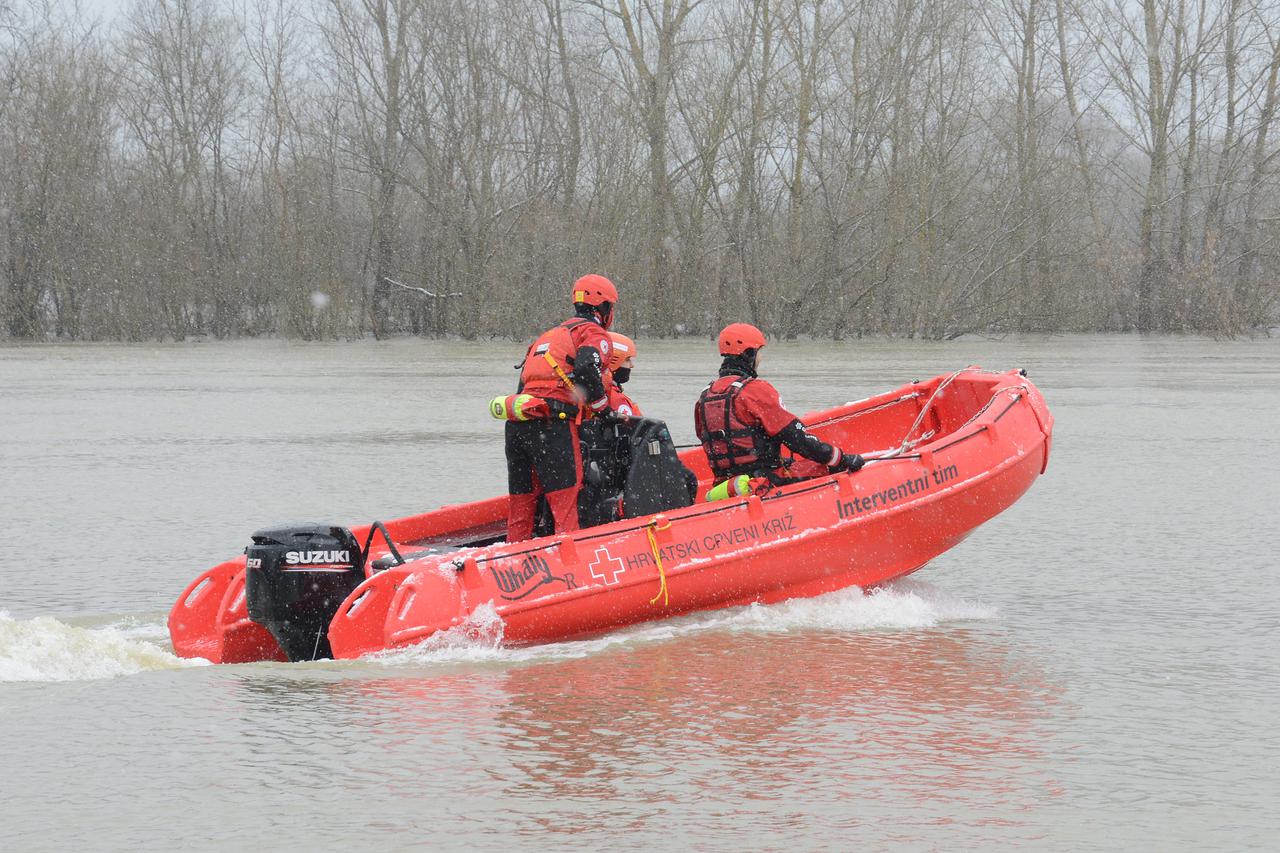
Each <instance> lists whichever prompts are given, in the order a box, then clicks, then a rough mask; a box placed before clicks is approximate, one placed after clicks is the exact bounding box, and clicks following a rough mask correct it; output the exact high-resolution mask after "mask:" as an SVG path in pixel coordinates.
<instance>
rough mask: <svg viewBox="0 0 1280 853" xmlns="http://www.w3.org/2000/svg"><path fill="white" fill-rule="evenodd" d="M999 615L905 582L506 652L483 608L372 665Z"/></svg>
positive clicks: (581, 652) (568, 653) (571, 654)
mask: <svg viewBox="0 0 1280 853" xmlns="http://www.w3.org/2000/svg"><path fill="white" fill-rule="evenodd" d="M996 615H997V611H996V609H995V608H994V607H990V606H987V605H984V604H981V603H975V602H970V601H966V600H964V599H961V598H957V597H954V596H949V595H947V594H946V593H944V592H942V591H940V590H938V589H937V588H936V587H934V586H933V585H932V584H929V583H927V582H925V581H919V580H902V581H898V582H896V583H893V584H889V585H886V586H883V587H880V588H877V589H875V590H871V591H868V592H864V591H863V590H861V589H859V588H858V587H850V588H848V589H842V590H837V591H836V592H831V593H827V594H826V595H821V596H818V597H816V598H797V599H792V600H790V601H785V602H782V603H781V604H774V605H761V604H752V605H749V606H746V607H734V608H729V609H727V610H718V611H711V612H702V613H693V614H689V615H687V616H680V617H676V618H674V619H667V620H664V621H661V622H653V623H646V624H644V625H637V626H633V627H630V628H624V629H621V630H618V631H614V632H612V633H610V634H606V635H604V636H601V637H595V638H592V639H588V640H569V641H564V642H559V643H548V644H545V645H539V646H525V647H520V648H505V647H503V646H502V631H503V625H502V620H501V618H500V617H499V616H498V614H497V612H496V611H495V609H494V608H493V605H492V604H486V605H483V606H481V607H478V608H476V610H475V612H474V613H472V615H471V618H470V619H468V620H467V622H465V623H463V624H461V625H458V626H457V627H454V628H451V629H449V630H448V631H442V632H441V633H439V634H434V635H432V636H431V637H429V638H427V639H426V640H424V641H423V642H422V643H420V644H418V645H416V646H413V647H411V648H408V649H400V650H396V651H391V652H382V653H379V654H377V655H374V656H372V657H371V658H370V660H372V661H376V662H378V663H382V664H387V665H391V666H399V665H420V664H443V663H476V662H485V661H492V662H499V663H522V662H526V661H551V660H564V659H572V658H581V657H587V656H589V655H593V654H597V653H599V652H601V651H603V650H604V649H607V648H610V647H614V646H620V645H636V644H642V643H654V642H662V641H665V640H670V639H674V638H678V637H682V636H689V635H693V634H698V633H702V632H706V631H729V632H743V633H752V634H777V633H792V632H800V631H848V632H854V631H878V630H889V631H907V630H920V629H922V628H932V627H935V626H937V625H941V624H948V623H953V622H967V621H980V620H989V619H994V618H995V617H996Z"/></svg>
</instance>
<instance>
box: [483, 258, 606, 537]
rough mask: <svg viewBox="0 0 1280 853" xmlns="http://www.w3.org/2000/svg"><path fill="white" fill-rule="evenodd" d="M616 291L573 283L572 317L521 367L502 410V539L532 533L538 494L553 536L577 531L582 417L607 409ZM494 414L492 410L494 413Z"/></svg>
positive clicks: (595, 278)
mask: <svg viewBox="0 0 1280 853" xmlns="http://www.w3.org/2000/svg"><path fill="white" fill-rule="evenodd" d="M617 302H618V290H617V288H616V287H614V286H613V282H611V281H609V279H607V278H605V277H604V276H602V275H584V276H583V277H582V278H580V279H578V280H577V281H576V282H574V285H573V307H574V316H573V317H571V318H569V319H568V320H566V321H564V322H563V323H561V324H560V325H558V326H555V327H554V328H552V329H549V330H547V331H546V332H543V333H542V334H541V335H539V336H538V338H537V339H536V340H535V341H534V342H533V344H532V345H530V347H529V351H528V352H527V353H526V354H525V359H524V362H523V364H522V365H521V372H520V386H519V394H518V395H517V396H516V397H515V398H508V399H511V400H512V401H513V402H512V403H511V404H510V405H509V407H508V408H507V410H506V412H505V416H506V417H507V424H506V454H507V491H508V492H509V493H510V495H511V501H510V504H509V508H508V512H507V541H508V542H519V541H521V540H524V539H529V538H531V537H532V536H533V527H534V518H535V515H536V513H537V509H538V497H539V495H545V496H546V499H547V504H548V506H549V507H550V509H551V514H552V517H553V518H554V519H555V530H556V532H557V533H565V532H568V531H570V530H577V529H578V491H579V489H581V487H582V447H581V444H580V440H579V433H578V426H579V424H581V422H582V420H583V419H584V418H587V417H591V416H597V417H598V416H600V415H603V414H605V413H606V412H608V411H609V389H608V387H607V386H606V384H605V379H606V377H605V373H606V365H607V364H608V363H609V357H610V353H611V351H612V345H611V343H610V341H609V335H608V329H609V326H610V325H612V323H613V312H614V306H615V305H616V304H617ZM496 411H497V410H496V409H495V412H496Z"/></svg>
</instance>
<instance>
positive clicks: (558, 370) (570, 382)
mask: <svg viewBox="0 0 1280 853" xmlns="http://www.w3.org/2000/svg"><path fill="white" fill-rule="evenodd" d="M542 357H543V358H544V359H546V362H547V364H549V365H551V369H552V370H554V371H555V374H556V376H559V377H560V381H561V382H563V383H564V387H566V388H568V389H569V390H570V391H572V390H573V380H572V379H570V378H569V377H568V375H567V374H566V373H565V372H564V370H563V369H562V368H561V367H560V364H559V362H557V361H556V360H555V358H554V357H552V355H551V353H549V352H544V353H543V354H542Z"/></svg>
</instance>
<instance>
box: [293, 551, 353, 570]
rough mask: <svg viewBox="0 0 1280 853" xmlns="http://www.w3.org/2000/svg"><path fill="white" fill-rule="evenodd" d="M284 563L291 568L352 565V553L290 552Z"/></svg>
mask: <svg viewBox="0 0 1280 853" xmlns="http://www.w3.org/2000/svg"><path fill="white" fill-rule="evenodd" d="M284 561H285V563H287V564H288V565H290V566H317V565H322V564H332V563H350V562H351V552H350V551H288V552H286V553H285V555H284Z"/></svg>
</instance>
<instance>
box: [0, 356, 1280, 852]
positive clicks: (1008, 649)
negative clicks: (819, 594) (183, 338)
mask: <svg viewBox="0 0 1280 853" xmlns="http://www.w3.org/2000/svg"><path fill="white" fill-rule="evenodd" d="M520 354H521V353H520V345H519V344H514V343H510V342H497V343H459V342H449V343H439V342H423V341H413V340H404V341H394V342H387V343H373V342H363V343H344V344H302V343H285V342H240V343H207V344H182V345H164V346H67V347H61V346H59V347H15V346H10V347H0V518H2V519H3V521H4V539H5V541H4V543H3V545H0V744H2V747H0V748H2V749H3V753H2V754H3V770H2V771H0V849H4V850H63V849H68V848H77V849H93V850H138V849H147V850H170V849H175V848H184V849H248V848H262V849H272V850H316V849H336V848H355V849H370V850H374V849H411V848H419V849H457V848H464V847H466V848H472V849H486V850H487V849H509V848H525V849H529V848H533V849H547V848H551V849H591V850H595V849H605V848H609V849H681V850H787V851H794V850H811V849H834V850H851V849H871V850H880V849H947V850H949V849H956V848H967V847H974V846H977V845H993V846H994V847H995V848H996V849H1008V848H1023V849H1059V850H1083V849H1124V850H1134V849H1137V850H1170V849H1208V850H1243V849H1266V848H1271V849H1274V848H1275V846H1276V845H1277V843H1280V814H1277V808H1276V803H1277V801H1278V800H1280V774H1278V773H1277V771H1276V769H1275V768H1276V767H1277V765H1280V737H1278V736H1277V734H1276V728H1277V723H1280V710H1278V709H1280V643H1278V642H1277V641H1278V639H1280V637H1278V636H1277V628H1278V627H1280V616H1278V615H1277V604H1278V601H1280V595H1277V591H1276V589H1277V588H1276V577H1277V569H1278V568H1280V557H1278V556H1277V555H1278V554H1280V525H1278V523H1277V507H1280V439H1278V438H1277V436H1276V425H1277V424H1278V423H1280V340H1274V339H1273V340H1255V341H1238V342H1225V343H1222V342H1212V341H1199V340H1181V339H1179V340H1174V339H1140V338H1136V337H1054V338H1022V339H1009V340H1000V341H980V340H973V341H958V342H952V343H947V344H934V343H919V342H901V341H897V342H885V341H876V342H856V341H851V342H846V343H840V344H831V343H777V344H775V345H773V346H771V347H770V348H769V349H768V350H767V355H768V358H767V360H766V362H765V364H764V370H763V373H764V374H765V375H766V376H767V377H768V378H770V379H773V380H774V381H775V383H776V384H777V385H778V386H779V388H780V390H781V391H782V394H783V398H784V400H785V401H786V402H787V404H788V405H789V406H790V408H792V409H793V410H794V411H797V412H803V411H808V410H810V409H818V408H825V407H827V406H829V405H831V404H834V403H840V402H844V401H846V400H852V399H857V398H861V397H865V396H868V395H870V394H873V393H877V392H879V391H883V390H887V389H889V388H892V387H896V386H898V385H900V384H902V383H904V382H907V381H910V380H913V379H921V378H926V377H929V376H933V375H937V374H939V373H944V372H950V371H952V370H954V369H957V368H959V367H963V366H965V365H967V364H974V363H977V364H981V365H983V366H984V367H987V368H989V369H1006V368H1009V367H1025V368H1026V369H1027V370H1028V371H1029V373H1030V377H1031V379H1032V380H1033V381H1034V382H1036V383H1037V385H1038V386H1039V387H1040V388H1041V390H1042V391H1043V392H1044V394H1045V397H1046V398H1047V400H1048V403H1049V405H1050V407H1051V409H1052V410H1053V413H1054V415H1055V417H1056V419H1057V423H1056V428H1055V435H1054V450H1053V454H1054V455H1053V458H1052V459H1051V460H1050V465H1049V470H1048V473H1047V475H1046V476H1044V477H1042V478H1041V479H1040V480H1039V481H1038V482H1037V483H1036V484H1035V485H1034V486H1033V487H1032V489H1031V491H1030V492H1029V493H1028V494H1027V495H1025V496H1024V497H1023V498H1022V500H1021V501H1020V502H1019V503H1018V504H1016V505H1015V506H1014V507H1013V508H1012V509H1010V510H1009V511H1007V512H1006V513H1004V514H1003V515H1000V516H998V517H997V518H995V519H994V520H993V521H991V522H990V523H988V524H987V525H985V526H984V527H982V528H980V529H979V530H978V531H976V532H975V533H974V534H973V535H972V536H971V537H970V538H969V539H968V540H967V541H966V542H964V543H963V544H961V545H960V546H959V547H957V548H956V549H954V550H953V551H951V552H949V553H947V554H945V555H943V556H941V557H940V558H938V559H937V560H935V561H934V562H933V563H932V564H930V565H929V566H926V567H925V568H924V569H922V570H921V571H919V572H917V573H916V574H914V575H912V576H911V577H910V578H907V579H904V580H902V581H899V582H897V583H895V584H893V585H891V586H889V587H887V588H885V589H882V590H878V591H875V592H870V593H867V594H863V593H862V592H861V591H859V590H857V589H851V590H845V591H842V592H839V593H835V594H832V595H828V596H825V597H823V598H818V599H810V600H803V601H791V602H786V603H783V604H780V605H776V606H773V607H759V606H756V607H749V608H741V609H736V610H727V611H719V612H716V613H711V614H698V615H694V616H689V617H684V618H681V619H678V620H672V621H667V622H658V623H652V624H649V625H644V626H638V627H635V628H632V629H628V630H625V631H620V632H617V633H614V634H610V635H607V636H604V637H599V638H595V639H590V640H584V641H578V642H567V643H559V644H553V645H548V646H541V647H533V648H522V649H514V650H511V649H502V648H498V647H494V646H491V645H487V644H485V643H481V642H476V641H465V640H449V641H441V642H436V643H430V644H428V645H427V646H424V647H420V648H417V649H413V650H411V651H408V652H403V653H399V654H396V655H393V656H390V657H388V658H385V659H370V660H362V661H355V662H341V663H333V662H328V663H314V664H255V665H245V666H209V665H199V664H193V663H192V662H188V661H182V660H179V659H178V658H175V657H174V656H173V654H172V650H171V648H170V647H169V644H168V636H167V632H166V629H165V625H164V620H165V616H166V613H167V611H168V608H169V607H170V605H171V604H172V603H173V601H174V599H175V598H176V597H177V595H178V593H179V592H180V591H181V589H182V588H183V586H184V585H185V584H186V583H187V582H188V581H189V580H190V579H192V578H193V577H194V576H195V575H196V574H198V573H199V572H200V571H201V570H203V569H204V568H206V567H208V566H209V565H212V564H213V563H215V562H218V561H220V560H222V559H225V558H227V557H229V556H232V555H234V554H236V553H238V552H239V551H240V550H241V549H242V548H243V547H244V545H245V544H247V542H248V535H249V533H251V532H252V531H253V530H255V529H257V528H259V527H265V526H268V525H274V524H279V523H287V522H291V521H321V520H323V521H338V522H345V523H360V522H367V521H370V520H372V519H375V518H378V519H388V518H395V517H398V516H402V515H407V514H410V513H416V512H421V511H424V510H426V509H429V508H431V507H434V506H437V505H440V504H442V503H449V502H456V501H461V500H469V499H476V498H481V497H486V496H489V495H491V494H495V493H498V492H500V491H501V490H502V489H503V488H504V486H505V480H504V466H503V461H502V441H501V436H502V430H501V428H500V426H499V425H498V424H497V423H496V422H495V421H493V420H492V419H491V418H490V417H489V415H488V413H487V410H486V402H487V400H488V399H489V397H491V396H493V395H495V394H499V393H505V392H506V391H507V390H508V389H509V388H510V387H511V385H512V383H513V372H512V370H511V364H512V363H513V362H515V361H516V360H517V359H518V358H519V356H520ZM716 365H717V359H716V358H715V356H714V355H713V352H712V347H711V345H710V344H709V343H707V342H701V341H681V342H641V354H640V357H639V359H638V366H637V369H636V371H635V378H634V380H633V382H632V384H631V385H630V386H628V388H629V389H630V390H633V396H634V397H635V398H636V399H637V401H638V402H639V403H640V405H641V406H642V407H644V408H645V409H646V411H647V413H648V414H650V415H652V416H656V417H662V418H664V419H666V420H667V421H668V422H669V423H670V425H671V426H672V430H673V432H674V433H675V436H676V440H677V441H678V442H682V443H683V442H687V441H690V440H692V423H691V422H692V402H693V400H694V399H695V398H696V396H697V393H698V391H699V390H700V389H701V387H702V385H703V384H705V382H706V381H708V379H709V378H710V377H711V376H712V375H713V374H714V370H715V367H716Z"/></svg>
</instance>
